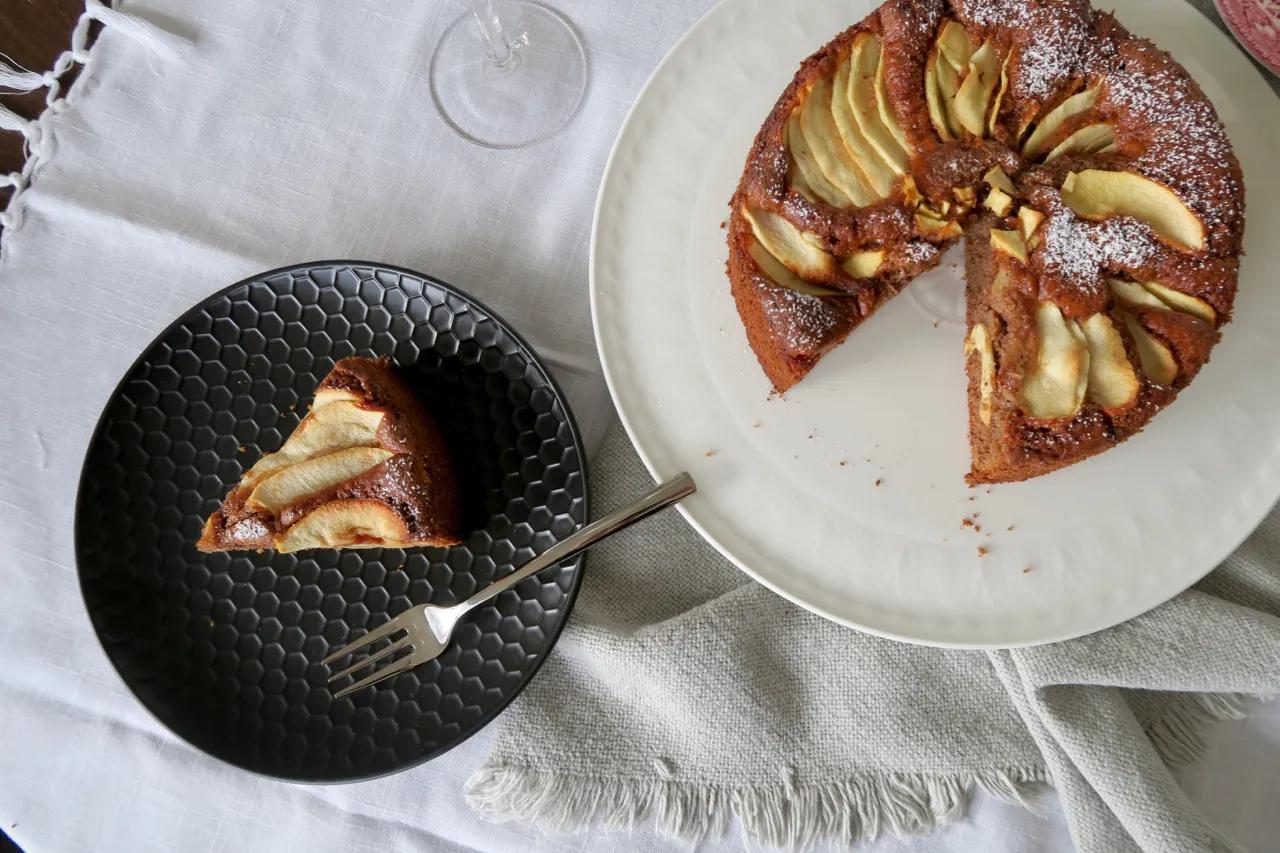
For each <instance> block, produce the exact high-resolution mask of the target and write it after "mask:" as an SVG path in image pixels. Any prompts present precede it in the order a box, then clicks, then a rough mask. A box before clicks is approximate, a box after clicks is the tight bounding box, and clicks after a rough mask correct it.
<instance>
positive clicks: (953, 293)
mask: <svg viewBox="0 0 1280 853" xmlns="http://www.w3.org/2000/svg"><path fill="white" fill-rule="evenodd" d="M965 239H966V240H967V239H969V238H968V237H965ZM907 293H909V294H910V295H911V301H912V302H914V303H915V305H916V307H917V308H919V309H920V310H921V311H923V312H924V314H925V315H926V316H928V317H930V318H932V319H934V320H937V321H939V322H941V323H944V324H945V325H948V326H960V327H961V328H964V326H965V301H964V300H965V284H964V244H963V243H957V244H955V245H954V246H952V247H951V248H950V249H948V250H947V252H946V254H944V255H943V256H942V262H941V263H939V264H938V265H937V266H936V267H934V268H933V269H931V270H928V271H927V272H923V273H921V274H920V275H918V276H916V277H915V278H913V279H912V280H911V284H910V286H909V287H907Z"/></svg>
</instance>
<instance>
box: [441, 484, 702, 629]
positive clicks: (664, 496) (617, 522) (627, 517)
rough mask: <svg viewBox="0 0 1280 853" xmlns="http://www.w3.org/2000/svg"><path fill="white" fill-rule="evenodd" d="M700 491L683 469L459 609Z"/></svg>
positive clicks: (492, 594)
mask: <svg viewBox="0 0 1280 853" xmlns="http://www.w3.org/2000/svg"><path fill="white" fill-rule="evenodd" d="M697 490H698V487H697V485H695V484H694V482H693V477H691V476H689V472H688V471H682V472H681V473H679V474H677V475H675V476H674V477H672V478H671V479H670V480H667V481H666V482H665V483H662V484H660V485H658V486H657V487H655V488H654V489H653V491H651V492H649V493H648V494H646V495H645V496H644V497H641V498H639V499H637V500H636V501H634V502H632V503H630V504H628V505H627V506H624V507H622V508H621V509H617V510H614V511H613V512H611V513H609V514H608V515H606V516H605V517H604V518H600V519H597V520H596V521H593V522H591V523H590V524H588V525H586V526H585V527H583V528H582V529H581V530H579V531H578V532H576V533H574V534H573V535H572V536H570V537H568V538H567V539H563V540H561V541H560V542H557V543H556V544H554V545H552V546H551V547H550V548H548V549H547V550H545V551H543V552H542V553H541V554H539V555H538V556H536V557H534V558H533V559H532V560H530V561H529V562H527V563H525V564H524V565H523V566H521V567H520V568H518V569H516V570H515V571H514V572H512V573H511V574H509V575H507V576H506V577H504V578H502V579H500V580H497V581H494V582H493V583H491V584H489V585H488V586H487V587H485V588H484V589H482V590H480V591H479V592H477V593H476V594H475V595H473V596H471V597H470V598H468V599H467V600H466V601H464V602H463V603H462V606H461V607H460V608H458V609H459V610H460V611H461V612H462V613H465V612H467V611H469V610H471V609H472V608H474V607H479V606H480V605H481V604H484V603H485V602H486V601H488V600H489V599H491V598H493V597H494V596H496V595H499V594H500V593H503V592H505V591H507V590H509V589H511V587H513V586H515V585H516V584H518V583H520V582H521V581H522V580H524V579H525V578H527V577H529V576H531V575H536V574H537V573H538V572H540V571H542V570H543V569H545V568H548V567H549V566H554V565H556V564H557V563H562V562H564V561H565V560H567V559H569V558H570V557H573V556H575V555H577V554H578V553H579V552H581V551H583V550H585V549H586V548H588V547H590V546H591V545H594V544H595V543H597V542H599V541H600V540H601V539H604V538H605V537H607V536H612V535H613V534H614V533H617V532H618V531H619V530H621V529H622V528H624V527H630V526H631V525H632V524H635V523H636V522H637V521H640V520H641V519H642V518H648V517H649V516H651V515H653V514H654V513H655V512H658V511H659V510H662V509H666V508H667V507H669V506H671V505H672V504H673V503H676V502H677V501H679V500H682V499H684V498H687V497H688V496H689V495H691V494H693V493H694V492H696V491H697Z"/></svg>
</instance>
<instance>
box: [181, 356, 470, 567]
mask: <svg viewBox="0 0 1280 853" xmlns="http://www.w3.org/2000/svg"><path fill="white" fill-rule="evenodd" d="M460 528H461V513H460V507H459V499H458V487H457V481H456V479H455V477H454V473H453V466H452V465H451V463H450V461H449V455H448V452H447V451H446V449H445V445H444V440H443V439H442V438H441V436H440V432H439V430H438V429H437V427H436V424H435V421H434V420H433V419H432V418H431V415H430V414H428V413H427V411H426V409H425V408H424V407H423V405H422V403H421V401H420V400H419V399H418V398H417V397H416V396H415V395H414V393H413V391H412V390H411V389H410V388H409V386H408V385H407V384H406V383H405V381H404V380H403V379H402V378H401V377H400V376H399V375H398V374H397V373H396V370H395V368H394V367H393V366H392V365H391V362H390V360H388V359H385V358H381V359H370V358H347V359H343V360H341V361H339V362H338V363H337V364H335V365H334V367H333V370H331V371H330V372H329V375H328V376H326V377H325V378H324V380H323V381H322V382H321V383H320V385H319V387H318V388H317V389H316V395H315V400H314V401H313V403H312V406H311V410H310V411H309V412H307V415H306V417H304V418H303V419H302V421H301V423H299V424H298V426H297V428H296V429H295V430H294V431H293V434H292V435H290V436H289V438H288V439H287V440H286V441H285V443H284V445H283V446H282V447H281V448H280V449H279V450H277V451H276V452H275V453H270V454H268V455H266V456H264V457H262V458H261V459H260V460H258V462H257V464H255V465H254V466H253V467H252V468H250V469H249V470H248V471H247V472H245V474H244V476H243V478H242V479H241V481H240V483H239V484H238V485H237V486H236V487H235V488H234V489H232V490H231V492H230V494H228V495H227V497H226V499H225V500H224V501H223V503H222V506H221V507H219V509H218V510H217V511H216V512H214V513H213V514H212V515H211V516H210V517H209V520H208V521H207V522H206V523H205V527H204V532H203V534H202V535H201V537H200V541H199V542H198V543H197V546H196V547H197V548H199V549H200V550H201V551H239V550H268V549H269V550H276V551H281V552H292V551H300V550H304V549H308V548H410V547H418V546H445V545H455V544H457V543H458V542H460V541H461V537H460V535H459V534H460Z"/></svg>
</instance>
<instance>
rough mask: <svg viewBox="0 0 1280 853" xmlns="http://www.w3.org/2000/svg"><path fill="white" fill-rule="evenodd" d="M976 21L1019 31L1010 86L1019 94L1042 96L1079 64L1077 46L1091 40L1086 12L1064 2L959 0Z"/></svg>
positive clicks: (968, 15)
mask: <svg viewBox="0 0 1280 853" xmlns="http://www.w3.org/2000/svg"><path fill="white" fill-rule="evenodd" d="M957 5H958V6H960V7H961V10H962V13H963V14H964V15H965V17H967V18H968V19H969V21H970V22H971V23H972V24H974V25H976V26H979V27H1012V28H1014V29H1015V30H1017V32H1018V33H1019V37H1018V38H1017V39H1016V47H1015V49H1016V50H1017V51H1018V54H1017V57H1016V59H1015V63H1014V65H1013V68H1014V71H1013V74H1012V75H1011V77H1012V79H1011V83H1012V88H1011V91H1012V92H1013V94H1014V95H1015V96H1016V97H1019V98H1045V97H1047V96H1049V95H1052V94H1053V93H1054V92H1056V91H1057V89H1058V87H1059V86H1061V85H1062V83H1063V82H1064V81H1066V80H1067V79H1068V78H1069V77H1071V76H1072V75H1073V74H1075V73H1077V72H1078V71H1079V70H1080V65H1081V50H1082V49H1083V48H1084V46H1086V45H1088V44H1089V42H1090V41H1091V38H1090V35H1091V33H1090V29H1089V15H1088V12H1083V13H1082V12H1081V10H1080V9H1079V8H1078V7H1076V6H1074V5H1072V4H1067V3H1059V4H1052V3H1049V4H1032V3H1029V2H1027V0H965V2H962V3H958V4H957Z"/></svg>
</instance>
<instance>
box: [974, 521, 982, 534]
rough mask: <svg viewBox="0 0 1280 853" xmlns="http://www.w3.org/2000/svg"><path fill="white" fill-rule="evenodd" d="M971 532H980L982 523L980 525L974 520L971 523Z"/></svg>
mask: <svg viewBox="0 0 1280 853" xmlns="http://www.w3.org/2000/svg"><path fill="white" fill-rule="evenodd" d="M973 532H974V533H981V532H982V525H981V524H978V523H977V522H974V524H973Z"/></svg>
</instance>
